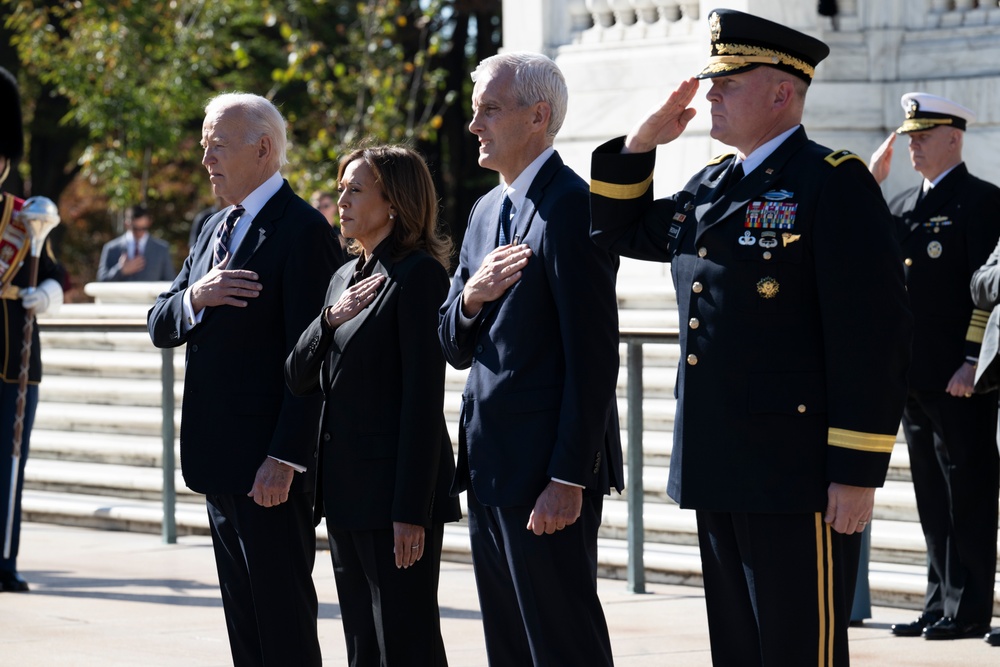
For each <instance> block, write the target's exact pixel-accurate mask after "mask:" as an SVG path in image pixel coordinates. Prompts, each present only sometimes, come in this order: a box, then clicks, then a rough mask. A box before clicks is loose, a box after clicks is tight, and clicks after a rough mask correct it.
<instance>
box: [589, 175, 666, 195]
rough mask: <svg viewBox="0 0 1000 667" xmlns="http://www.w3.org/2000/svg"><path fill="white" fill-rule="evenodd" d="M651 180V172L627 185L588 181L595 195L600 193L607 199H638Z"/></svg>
mask: <svg viewBox="0 0 1000 667" xmlns="http://www.w3.org/2000/svg"><path fill="white" fill-rule="evenodd" d="M652 182H653V174H652V173H650V175H649V176H648V177H647V178H646V180H644V181H642V182H641V183H629V184H627V185H619V184H618V183H608V182H606V181H597V180H592V181H590V191H591V192H592V193H594V194H595V195H601V196H602V197H607V198H608V199H638V198H639V197H641V196H643V195H644V194H646V190H648V189H649V185H650V183H652Z"/></svg>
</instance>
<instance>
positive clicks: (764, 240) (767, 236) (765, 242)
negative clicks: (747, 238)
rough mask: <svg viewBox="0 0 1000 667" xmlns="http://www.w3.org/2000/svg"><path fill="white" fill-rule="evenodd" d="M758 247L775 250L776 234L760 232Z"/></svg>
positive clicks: (776, 243) (776, 245)
mask: <svg viewBox="0 0 1000 667" xmlns="http://www.w3.org/2000/svg"><path fill="white" fill-rule="evenodd" d="M760 247H761V248H777V247H778V238H777V232H761V235H760Z"/></svg>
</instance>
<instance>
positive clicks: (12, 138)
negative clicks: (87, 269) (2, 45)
mask: <svg viewBox="0 0 1000 667" xmlns="http://www.w3.org/2000/svg"><path fill="white" fill-rule="evenodd" d="M0 100H2V102H0V187H2V186H3V182H4V180H6V178H7V175H8V174H9V173H10V170H11V169H13V167H14V164H15V163H16V162H17V161H18V160H19V159H20V158H21V155H22V154H23V153H24V135H23V129H22V123H21V106H20V104H21V101H20V96H19V95H18V90H17V82H16V80H15V79H14V77H13V76H12V75H11V74H10V72H8V71H7V70H5V69H3V68H0ZM23 204H24V202H23V201H22V200H21V199H18V198H17V197H14V196H13V195H11V194H9V193H6V192H2V191H0V325H2V327H3V334H4V341H3V342H4V347H3V351H4V353H3V356H2V358H0V520H2V521H3V522H4V523H3V527H4V528H5V531H4V533H3V534H2V536H0V541H2V542H3V551H2V552H0V591H5V592H23V591H27V590H28V582H27V581H25V580H24V578H23V577H21V575H20V574H18V571H17V551H18V544H19V542H20V532H21V491H22V488H23V486H24V465H25V462H26V461H27V459H28V445H29V440H30V435H31V427H32V424H33V423H34V421H35V408H36V407H37V406H38V383H39V382H40V381H41V379H42V362H41V354H40V352H41V348H40V346H39V344H38V327H37V326H32V327H31V328H30V329H31V337H30V340H31V345H30V351H29V357H28V358H27V359H26V361H27V368H26V371H27V383H26V386H25V388H24V390H23V395H22V400H21V405H20V406H19V405H18V393H19V389H20V384H21V383H20V382H19V376H20V375H21V374H22V368H21V367H22V354H21V352H22V349H23V341H24V333H23V332H24V330H25V319H26V318H28V317H30V318H34V316H35V314H38V313H43V312H46V311H47V310H51V309H54V308H58V307H59V306H60V305H61V304H62V301H63V284H64V282H65V280H66V273H65V271H64V270H63V268H62V267H61V266H60V265H59V263H58V262H57V261H56V259H55V256H54V255H53V253H52V248H51V246H50V245H49V243H48V242H46V244H45V248H44V252H42V253H41V256H40V257H39V258H38V274H37V281H38V284H37V287H35V289H30V290H29V289H26V288H28V287H29V286H30V285H31V282H32V276H31V271H30V269H29V264H30V262H29V261H27V260H28V253H29V250H30V246H31V235H30V233H29V231H28V230H27V229H26V228H25V225H24V224H23V223H22V222H21V221H19V220H18V215H17V212H18V211H20V209H21V206H22V205H23ZM18 439H19V446H15V441H16V440H18ZM15 467H16V469H14V470H12V468H15ZM12 482H13V488H12ZM12 491H13V492H12ZM11 499H13V503H11Z"/></svg>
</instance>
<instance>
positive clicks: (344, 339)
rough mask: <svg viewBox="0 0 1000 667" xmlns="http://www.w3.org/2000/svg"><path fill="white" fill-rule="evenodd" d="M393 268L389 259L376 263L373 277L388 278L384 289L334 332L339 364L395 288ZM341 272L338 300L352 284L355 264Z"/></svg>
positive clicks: (383, 284)
mask: <svg viewBox="0 0 1000 667" xmlns="http://www.w3.org/2000/svg"><path fill="white" fill-rule="evenodd" d="M392 268H393V264H392V262H391V261H390V260H388V259H386V260H385V261H384V262H383V260H382V259H379V260H377V261H376V262H375V267H374V268H373V269H372V275H375V274H376V273H381V274H382V275H383V276H385V277H386V280H385V282H384V283H382V287H380V288H379V290H378V293H377V294H376V295H375V298H374V299H372V302H371V303H370V304H368V306H367V307H366V308H364V309H363V310H362V311H361V312H360V313H358V314H357V315H355V316H354V317H353V318H351V319H350V320H348V321H347V322H344V323H343V324H341V325H340V326H339V327H337V330H336V331H334V332H333V349H334V353H335V354H336V355H338V359H337V361H338V362H339V355H341V354H343V353H344V350H346V349H347V346H348V345H349V344H350V342H351V339H352V338H354V335H355V334H356V333H357V332H358V331H360V330H361V327H362V326H363V325H364V323H365V321H366V320H367V319H368V318H369V317H370V316H371V314H372V313H374V312H375V311H377V310H378V308H379V306H380V305H381V303H382V301H383V299H385V295H386V294H387V293H388V292H389V290H390V289H391V288H392V287H393V282H394V281H393V279H392ZM341 271H344V275H341ZM341 271H338V272H337V277H338V278H339V279H341V280H342V283H341V288H340V289H339V290H337V291H336V294H337V298H338V299H339V298H340V296H339V295H340V294H343V292H344V290H346V289H347V288H348V285H349V284H350V282H351V277H352V276H353V275H354V262H348V263H347V264H345V265H344V266H343V267H341Z"/></svg>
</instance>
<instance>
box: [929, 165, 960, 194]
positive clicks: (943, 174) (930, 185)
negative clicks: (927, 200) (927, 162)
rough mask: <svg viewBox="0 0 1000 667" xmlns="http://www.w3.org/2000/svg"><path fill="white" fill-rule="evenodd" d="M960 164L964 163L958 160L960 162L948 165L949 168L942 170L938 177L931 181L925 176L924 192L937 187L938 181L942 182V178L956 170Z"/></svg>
mask: <svg viewBox="0 0 1000 667" xmlns="http://www.w3.org/2000/svg"><path fill="white" fill-rule="evenodd" d="M960 164H962V163H961V162H958V163H956V164H953V165H951V166H950V167H948V168H947V169H945V170H944V171H942V172H941V173H940V174H938V177H937V178H935V179H934V180H933V181H929V180H927V179H926V178H925V179H924V185H923V188H924V194H927V192H928V191H929V190H930V189H931V188H933V187H936V186H937V184H938V183H940V182H941V181H942V180H944V177H945V176H947V175H948V174H950V173H951V172H953V171H955V167H957V166H958V165H960Z"/></svg>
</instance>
